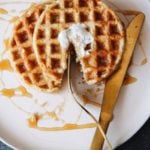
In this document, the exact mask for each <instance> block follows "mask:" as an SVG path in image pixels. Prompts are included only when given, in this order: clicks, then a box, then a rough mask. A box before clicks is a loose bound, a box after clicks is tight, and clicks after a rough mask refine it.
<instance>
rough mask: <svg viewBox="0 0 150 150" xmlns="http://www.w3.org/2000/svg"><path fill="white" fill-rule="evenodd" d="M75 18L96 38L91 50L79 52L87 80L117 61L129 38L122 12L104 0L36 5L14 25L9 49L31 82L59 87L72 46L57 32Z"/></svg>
mask: <svg viewBox="0 0 150 150" xmlns="http://www.w3.org/2000/svg"><path fill="white" fill-rule="evenodd" d="M73 24H85V25H86V26H87V28H88V31H89V32H90V33H91V34H92V36H93V39H94V40H93V42H92V43H91V44H90V45H88V48H90V49H92V51H91V53H90V54H89V55H87V56H84V57H80V58H79V61H80V64H81V68H82V69H81V70H82V72H83V76H84V80H85V81H86V82H87V83H88V84H95V83H97V82H99V81H102V80H103V79H105V78H107V77H109V76H110V75H111V74H112V73H113V72H114V70H115V69H116V68H117V67H118V64H119V62H120V60H121V56H122V53H123V50H124V43H125V32H124V27H123V25H122V22H121V21H120V19H119V18H118V16H117V15H116V14H115V13H114V12H113V11H112V10H111V9H110V8H108V7H107V6H106V5H105V4H104V3H102V2H100V1H99V0H59V1H57V2H53V3H46V4H40V5H37V6H36V7H35V6H34V8H31V9H30V10H28V11H27V12H26V13H25V14H24V15H23V16H22V17H21V18H20V19H19V20H18V21H17V22H16V24H15V25H14V30H13V35H12V38H11V40H10V52H11V55H12V60H13V64H14V67H15V70H16V71H17V72H18V73H19V74H20V75H21V76H22V78H23V79H24V81H25V82H26V83H27V84H30V85H33V86H35V87H37V88H39V89H40V90H43V91H47V92H53V91H55V90H57V89H59V88H60V86H61V83H62V79H63V75H64V72H65V70H66V68H67V51H69V50H70V47H69V48H68V49H67V50H66V49H64V48H63V47H61V45H60V43H59V40H58V35H59V33H60V32H61V31H63V30H65V29H67V28H69V27H70V26H71V25H73ZM76 54H77V53H76ZM77 57H79V56H78V54H77Z"/></svg>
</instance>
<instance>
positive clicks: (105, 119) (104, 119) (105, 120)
mask: <svg viewBox="0 0 150 150" xmlns="http://www.w3.org/2000/svg"><path fill="white" fill-rule="evenodd" d="M112 118H113V115H112V114H108V113H105V112H101V116H100V121H99V122H100V125H101V127H102V129H103V131H104V133H105V134H106V133H107V129H108V126H109V123H110V121H111V120H112ZM103 144H104V138H103V136H102V135H101V134H100V138H99V147H100V149H102V148H103Z"/></svg>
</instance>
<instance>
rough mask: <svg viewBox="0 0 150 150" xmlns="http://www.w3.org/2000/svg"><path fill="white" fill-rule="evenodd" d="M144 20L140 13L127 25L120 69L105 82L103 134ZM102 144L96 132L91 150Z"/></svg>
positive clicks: (102, 141) (101, 121)
mask: <svg viewBox="0 0 150 150" xmlns="http://www.w3.org/2000/svg"><path fill="white" fill-rule="evenodd" d="M144 19H145V15H144V14H143V13H140V14H139V15H137V16H136V17H135V18H134V19H133V20H132V21H131V23H130V24H129V26H128V28H127V30H126V45H125V52H124V54H123V57H122V62H121V64H120V68H119V70H118V71H117V72H116V73H114V74H113V75H112V76H111V77H110V78H109V79H108V80H107V81H106V85H105V91H104V98H103V103H102V107H101V114H100V119H99V122H100V125H101V126H102V128H103V130H104V132H105V133H106V131H107V128H108V126H109V123H110V121H111V120H112V117H113V110H114V107H115V104H116V102H117V97H118V95H119V91H120V89H121V86H122V84H123V81H124V78H125V75H126V72H127V69H128V66H129V63H130V60H131V58H132V55H133V51H134V49H135V46H136V42H137V40H138V37H139V34H140V31H141V29H142V26H143V22H144ZM103 143H104V139H103V137H102V136H101V134H100V133H99V131H98V130H96V133H95V136H94V138H93V142H92V145H91V149H92V150H100V149H102V146H103Z"/></svg>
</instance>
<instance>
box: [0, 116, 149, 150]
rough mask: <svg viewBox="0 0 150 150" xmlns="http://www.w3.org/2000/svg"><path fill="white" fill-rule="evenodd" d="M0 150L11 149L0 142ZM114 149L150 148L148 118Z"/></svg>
mask: <svg viewBox="0 0 150 150" xmlns="http://www.w3.org/2000/svg"><path fill="white" fill-rule="evenodd" d="M0 150H12V149H11V148H9V147H8V146H7V145H5V144H3V143H2V142H0ZM116 150H150V118H149V120H148V121H147V122H146V123H145V125H144V126H143V127H142V128H141V129H140V130H139V131H138V132H137V133H136V134H135V135H134V136H133V137H132V138H131V139H129V140H128V141H127V142H126V143H124V144H122V145H121V146H119V147H118V148H116Z"/></svg>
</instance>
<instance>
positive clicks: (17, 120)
mask: <svg viewBox="0 0 150 150" xmlns="http://www.w3.org/2000/svg"><path fill="white" fill-rule="evenodd" d="M10 1H12V2H14V0H7V1H6V0H5V1H4V0H1V1H0V3H3V2H10ZM20 2H23V1H21V0H20ZM25 2H26V3H27V2H31V1H29V0H28V1H25ZM26 3H24V4H21V3H19V2H18V3H16V4H5V5H0V8H4V9H7V10H12V12H11V16H12V15H13V16H16V15H17V13H15V12H14V11H13V10H17V11H19V10H23V9H25V8H26V7H27V5H28V6H29V4H26ZM111 3H113V4H114V6H113V5H112V4H110V3H109V4H110V5H111V6H113V7H114V8H115V9H116V8H117V7H118V8H120V9H122V10H123V9H127V10H138V11H142V12H144V13H145V15H146V21H145V24H144V27H143V30H142V33H141V36H140V41H141V43H142V46H141V45H140V44H137V47H136V50H135V53H134V57H133V64H134V65H131V67H130V68H129V71H128V72H129V74H130V75H131V76H133V77H135V78H136V79H137V82H135V83H134V84H130V85H126V86H123V87H122V90H121V93H120V96H119V99H118V103H117V106H116V109H115V111H114V119H113V121H112V123H111V125H110V127H109V130H108V138H109V140H110V141H111V144H112V145H113V147H116V146H118V145H120V144H121V143H123V142H125V141H126V140H127V139H129V138H130V137H131V136H132V135H133V134H135V133H136V132H137V130H138V129H139V128H140V127H141V126H142V125H143V124H144V123H145V121H146V120H147V119H148V117H149V116H150V101H149V98H150V93H149V91H148V89H150V79H149V76H150V69H149V68H150V62H149V59H150V42H149V35H150V30H149V28H150V13H149V10H150V1H148V0H132V1H128V2H127V1H126V0H111ZM0 12H5V11H3V10H2V9H0ZM11 16H8V14H1V15H0V35H1V36H0V50H3V49H4V46H3V39H7V38H8V37H9V30H8V32H7V33H8V34H6V33H5V30H6V29H7V25H8V23H7V22H6V21H4V20H2V19H1V18H6V19H10V18H11ZM126 17H127V16H126ZM126 17H124V16H122V19H125V18H126ZM127 18H128V17H127ZM128 19H129V20H130V18H128ZM126 23H127V21H126ZM9 28H10V29H11V25H10V26H9ZM6 42H7V41H6ZM143 50H144V52H143ZM1 52H2V51H1ZM7 57H8V55H7V53H6V54H5V55H4V58H7ZM146 60H147V62H146ZM141 63H142V64H141ZM135 64H136V65H135ZM0 76H1V79H2V80H3V81H4V82H5V85H6V88H14V87H18V86H20V81H19V80H18V78H16V74H15V73H12V72H8V71H3V72H1V73H0ZM75 77H76V76H75ZM21 84H22V83H21ZM2 88H3V85H2V84H1V83H0V90H2ZM26 88H27V90H28V91H29V92H30V93H32V95H33V98H30V97H20V96H16V97H12V98H11V99H10V98H7V97H4V96H0V137H1V140H2V141H5V142H7V143H9V145H11V146H13V147H16V148H18V149H56V150H59V149H65V150H66V149H72V150H74V149H79V150H80V149H82V150H87V149H89V148H90V145H91V142H92V138H93V135H94V133H95V128H90V129H88V128H86V129H80V130H68V131H57V132H56V131H49V132H47V131H39V130H36V129H31V128H29V127H28V126H27V124H26V118H27V114H26V113H24V112H22V111H21V110H20V109H18V108H17V107H16V106H15V105H14V104H13V103H12V102H14V103H15V104H16V105H17V106H19V107H21V108H23V109H24V110H26V111H28V112H30V113H31V112H36V111H37V109H39V107H40V113H44V112H45V110H43V109H42V108H41V103H44V102H45V101H48V102H49V104H50V106H51V108H49V107H46V109H50V110H53V109H54V107H55V108H57V109H55V112H56V114H57V115H59V117H61V118H62V120H59V121H57V119H55V118H53V116H51V117H52V118H51V119H50V120H46V121H44V123H43V122H42V121H41V122H40V123H39V125H40V126H42V125H43V124H45V122H46V125H47V126H62V125H64V124H65V123H71V124H74V123H78V124H87V123H93V122H92V120H91V119H90V118H89V117H88V116H87V115H86V114H85V113H82V115H81V116H80V112H81V111H80V108H79V107H78V106H77V105H76V103H75V102H74V101H73V100H72V97H71V96H70V95H69V93H68V90H67V84H66V83H65V82H64V88H63V90H62V91H61V92H59V94H55V95H52V94H45V93H40V92H39V91H36V90H34V89H32V88H29V87H26ZM87 88H89V87H84V90H85V89H87ZM82 90H83V89H82V88H81V89H80V90H79V89H78V91H79V94H80V93H81V91H82ZM82 92H83V91H82ZM88 92H89V90H88ZM89 95H91V94H89ZM101 97H102V92H100V94H99V96H98V98H97V99H99V98H101ZM91 98H92V97H91ZM33 103H37V106H36V107H34V108H33V106H34V105H33ZM59 105H61V107H64V111H63V110H62V112H60V114H59V111H61V110H60V109H59V108H60V107H59ZM63 105H64V106H63ZM87 108H89V109H90V111H92V113H93V114H94V115H95V116H96V117H97V118H98V116H99V112H100V110H99V109H98V108H97V107H96V106H92V105H88V106H87ZM79 116H80V120H78V118H79ZM64 121H65V123H64ZM92 125H93V124H92ZM105 149H107V146H105Z"/></svg>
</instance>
